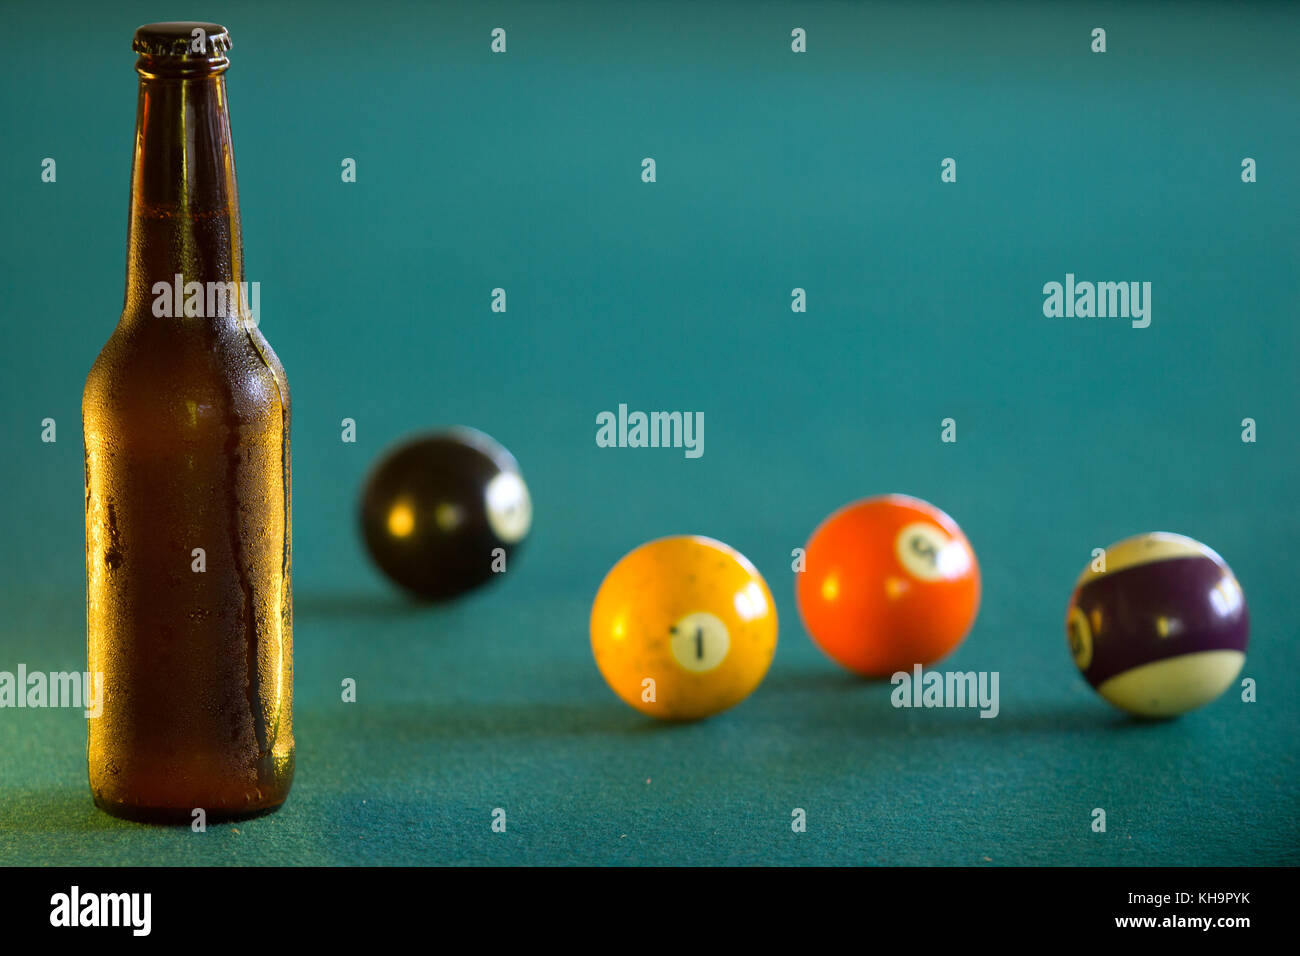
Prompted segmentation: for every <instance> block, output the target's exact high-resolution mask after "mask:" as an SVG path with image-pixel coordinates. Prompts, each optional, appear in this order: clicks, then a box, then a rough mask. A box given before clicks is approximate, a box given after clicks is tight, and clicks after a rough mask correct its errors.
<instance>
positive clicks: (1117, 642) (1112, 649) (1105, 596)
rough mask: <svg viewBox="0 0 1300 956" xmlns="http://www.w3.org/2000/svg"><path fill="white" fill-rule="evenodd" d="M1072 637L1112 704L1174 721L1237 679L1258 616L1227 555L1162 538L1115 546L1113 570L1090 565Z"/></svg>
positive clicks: (1089, 675) (1077, 595)
mask: <svg viewBox="0 0 1300 956" xmlns="http://www.w3.org/2000/svg"><path fill="white" fill-rule="evenodd" d="M1099 568H1100V569H1099ZM1065 633H1066V638H1067V640H1068V641H1069V645H1070V653H1071V654H1072V655H1073V656H1074V663H1075V665H1076V666H1077V667H1078V668H1079V670H1080V672H1081V673H1082V674H1083V676H1084V677H1085V678H1086V679H1087V681H1088V683H1089V684H1091V685H1092V686H1093V688H1094V689H1095V690H1096V691H1097V693H1099V694H1101V696H1102V697H1104V698H1106V700H1108V701H1110V703H1112V704H1114V705H1115V706H1116V707H1118V708H1120V709H1121V710H1126V711H1128V712H1129V713H1131V714H1136V715H1137V716H1140V717H1174V716H1177V715H1178V714H1185V713H1187V711H1189V710H1195V709H1196V708H1197V707H1201V706H1203V705H1205V704H1208V703H1209V702H1210V701H1212V700H1214V699H1215V698H1217V697H1218V696H1219V695H1220V694H1222V693H1223V692H1224V691H1225V690H1227V689H1228V688H1229V687H1230V686H1232V684H1233V682H1234V681H1236V679H1237V675H1238V674H1240V673H1241V668H1242V665H1243V664H1244V663H1245V660H1246V640H1247V637H1248V635H1249V633H1250V615H1249V613H1248V612H1247V610H1246V597H1245V595H1244V594H1243V593H1242V591H1241V585H1240V584H1238V583H1237V579H1236V577H1235V576H1234V575H1233V573H1232V570H1231V569H1230V568H1229V567H1228V565H1227V564H1226V563H1224V560H1223V558H1221V557H1219V555H1218V554H1216V553H1215V552H1214V551H1213V550H1212V549H1211V548H1208V547H1206V546H1205V545H1203V544H1201V543H1200V542H1199V541H1193V540H1192V539H1191V538H1187V537H1184V536H1183V535H1181V534H1169V533H1167V532H1159V531H1158V532H1154V533H1151V534H1141V535H1138V536H1137V537H1134V538H1127V539H1126V540H1124V541H1121V542H1119V543H1118V544H1113V545H1111V546H1110V547H1109V548H1107V549H1106V554H1105V561H1104V566H1103V565H1102V562H1094V563H1093V564H1091V565H1089V566H1088V568H1087V569H1086V570H1085V571H1084V572H1083V574H1082V575H1080V576H1079V580H1078V582H1077V583H1076V584H1075V587H1074V593H1073V594H1072V595H1070V606H1069V608H1068V609H1067V611H1066V622H1065Z"/></svg>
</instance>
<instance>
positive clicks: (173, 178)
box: [82, 23, 294, 822]
mask: <svg viewBox="0 0 1300 956" xmlns="http://www.w3.org/2000/svg"><path fill="white" fill-rule="evenodd" d="M229 45H230V39H229V36H228V34H227V33H226V31H225V29H224V28H222V27H220V26H217V25H216V24H207V23H158V24H151V25H149V26H144V27H141V28H140V29H139V30H137V31H136V34H135V42H134V49H135V50H136V52H137V53H139V54H140V56H139V59H138V61H137V63H136V71H137V72H138V73H139V75H140V91H139V104H138V113H137V118H136V133H135V158H134V163H133V166H132V172H131V217H130V224H129V232H128V243H127V270H126V299H125V305H124V308H123V310H122V317H121V319H120V321H119V322H118V324H117V328H116V329H115V330H114V332H113V334H112V336H111V337H110V338H109V339H108V342H107V343H106V344H105V345H104V348H103V350H102V351H101V352H100V354H99V357H98V358H97V359H96V361H95V363H94V366H93V367H92V368H91V370H90V376H89V378H88V380H87V382H86V389H85V394H84V396H83V399H82V424H83V429H84V437H85V445H86V462H85V465H86V474H85V479H86V485H85V491H86V502H85V504H86V582H87V596H86V619H87V621H86V647H87V657H88V663H89V670H90V672H91V674H92V675H94V674H96V673H101V674H102V675H103V679H104V702H103V712H102V714H100V715H99V716H97V717H91V718H90V719H89V721H88V727H89V733H88V737H89V742H88V748H87V750H88V758H89V767H90V787H91V791H92V793H93V794H94V799H95V803H96V804H97V805H98V806H100V807H102V808H103V809H104V810H107V811H108V812H109V813H113V814H116V815H119V816H124V817H130V818H133V819H139V820H148V821H159V822H167V821H171V822H189V821H190V820H191V819H193V818H194V816H195V811H196V810H202V811H203V813H204V815H205V817H206V819H208V820H212V819H222V818H231V817H239V816H246V815H252V814H257V813H262V812H265V811H267V810H271V809H274V808H275V807H277V806H279V805H280V804H281V803H282V802H283V801H284V799H285V797H286V795H287V794H288V792H289V786H290V783H291V781H292V779H293V763H294V751H293V720H292V708H293V614H292V604H293V600H292V590H291V586H290V568H291V550H290V538H291V533H290V487H289V388H288V383H287V382H286V380H285V376H284V369H283V367H282V366H281V365H280V361H279V359H278V358H276V356H275V353H274V352H272V351H271V347H270V346H269V345H268V344H267V341H266V339H265V338H264V337H263V335H262V332H261V331H260V329H259V327H258V323H257V319H258V318H260V317H259V316H257V315H256V314H255V313H254V308H253V306H254V304H255V303H256V302H257V300H258V297H256V296H254V295H252V294H250V290H251V289H252V288H253V286H252V285H251V284H249V285H241V283H246V282H247V279H246V276H245V274H244V262H243V248H242V242H241V238H240V228H239V198H238V195H237V192H236V187H235V164H234V157H233V153H232V151H231V140H230V119H229V111H228V108H227V102H226V84H225V76H224V74H225V71H226V67H227V65H228V60H227V58H226V51H227V49H228V48H229ZM92 679H93V678H92Z"/></svg>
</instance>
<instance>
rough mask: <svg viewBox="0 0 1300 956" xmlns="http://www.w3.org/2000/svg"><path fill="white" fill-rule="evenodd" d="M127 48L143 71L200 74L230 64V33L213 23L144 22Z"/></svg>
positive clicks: (215, 70) (166, 74)
mask: <svg viewBox="0 0 1300 956" xmlns="http://www.w3.org/2000/svg"><path fill="white" fill-rule="evenodd" d="M131 49H133V50H134V51H135V52H136V53H139V54H140V59H139V61H138V62H137V63H136V69H137V70H139V72H140V73H141V74H144V75H158V76H201V75H204V74H209V73H219V72H222V71H223V70H225V68H226V67H228V66H229V65H230V61H229V60H227V59H226V51H227V50H229V49H230V33H229V31H227V30H226V28H225V27H223V26H220V25H219V24H216V23H190V22H180V23H148V24H145V25H144V26H142V27H140V28H139V29H138V30H136V31H135V39H134V40H133V41H132V43H131Z"/></svg>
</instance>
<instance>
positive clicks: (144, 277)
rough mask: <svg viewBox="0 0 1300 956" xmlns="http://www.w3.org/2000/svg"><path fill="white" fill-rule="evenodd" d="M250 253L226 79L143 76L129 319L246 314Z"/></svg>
mask: <svg viewBox="0 0 1300 956" xmlns="http://www.w3.org/2000/svg"><path fill="white" fill-rule="evenodd" d="M223 72H224V71H223ZM243 256H244V252H243V241H242V238H241V236H240V229H239V194H238V190H237V187H236V185H235V157H234V151H233V149H232V148H231V139H230V113H229V110H228V108H227V104H226V81H225V77H224V76H223V75H222V73H221V72H218V73H210V74H207V75H203V76H195V77H184V78H180V77H161V76H151V75H146V74H144V73H143V72H142V75H141V77H140V98H139V106H138V110H137V114H136V126H135V159H134V161H133V162H132V166H131V221H130V226H129V231H128V236H127V265H126V301H125V304H124V306H123V318H124V320H126V321H156V320H160V321H176V320H182V321H186V322H204V323H211V322H220V321H223V320H224V321H231V320H236V321H237V320H239V319H240V318H241V317H242V316H247V315H248V314H249V311H250V310H249V304H248V302H247V292H246V289H245V287H244V286H243V285H242V283H243V281H244V263H243ZM214 286H215V287H216V288H214Z"/></svg>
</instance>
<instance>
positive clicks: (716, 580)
mask: <svg viewBox="0 0 1300 956" xmlns="http://www.w3.org/2000/svg"><path fill="white" fill-rule="evenodd" d="M776 631H777V626H776V606H775V605H774V604H773V603H772V592H771V591H769V590H768V589H767V582H766V581H764V580H763V576H762V575H761V574H759V573H758V570H757V569H756V568H755V567H754V566H753V565H752V564H750V563H749V561H748V559H746V558H745V556H744V555H743V554H741V553H740V552H738V551H736V550H735V549H733V548H730V547H728V546H727V545H725V544H723V543H722V542H721V541H714V540H713V539H712V538H704V537H700V536H698V535H676V536H674V537H670V538H660V539H658V540H656V541H651V542H649V543H647V544H643V545H641V546H640V547H639V548H637V549H636V550H635V551H632V552H631V553H629V554H627V555H625V556H624V557H623V558H622V560H620V561H619V562H618V563H617V564H616V565H614V567H613V568H612V569H611V570H610V572H609V574H607V575H606V576H605V580H604V581H603V582H602V583H601V585H600V590H599V591H598V592H597V593H596V601H595V604H593V605H592V608H591V650H592V653H593V654H595V656H596V666H597V667H599V668H600V673H601V674H602V675H603V676H604V678H605V681H606V683H608V684H609V686H610V687H611V688H612V689H613V691H614V693H616V694H618V696H619V697H621V698H623V700H624V701H625V702H626V703H627V704H629V705H630V706H632V707H635V708H636V709H637V710H640V711H642V712H644V713H647V714H650V715H651V716H652V717H658V718H659V719H660V720H698V719H699V718H701V717H709V716H711V715H713V714H716V713H718V712H720V711H723V710H726V709H727V708H728V707H731V706H734V705H735V704H738V703H740V702H741V701H742V700H744V699H745V698H746V697H748V696H749V695H750V694H751V693H752V692H753V691H754V688H756V687H757V686H758V685H759V684H760V683H761V682H762V680H763V675H765V674H766V673H767V668H768V666H769V665H770V664H771V663H772V655H773V654H774V653H775V652H776Z"/></svg>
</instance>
